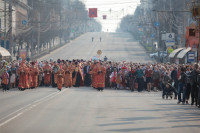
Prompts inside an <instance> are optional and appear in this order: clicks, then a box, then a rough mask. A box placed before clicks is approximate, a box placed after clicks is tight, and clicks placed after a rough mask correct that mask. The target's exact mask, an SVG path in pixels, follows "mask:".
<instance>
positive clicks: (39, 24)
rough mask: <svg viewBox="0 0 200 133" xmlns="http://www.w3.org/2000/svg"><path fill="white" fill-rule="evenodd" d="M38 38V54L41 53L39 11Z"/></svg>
mask: <svg viewBox="0 0 200 133" xmlns="http://www.w3.org/2000/svg"><path fill="white" fill-rule="evenodd" d="M37 38H38V40H37V54H39V46H40V12H38V37H37Z"/></svg>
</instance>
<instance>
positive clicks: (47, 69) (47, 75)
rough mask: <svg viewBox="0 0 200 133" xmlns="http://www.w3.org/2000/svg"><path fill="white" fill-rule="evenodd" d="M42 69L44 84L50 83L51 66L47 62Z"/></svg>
mask: <svg viewBox="0 0 200 133" xmlns="http://www.w3.org/2000/svg"><path fill="white" fill-rule="evenodd" d="M43 71H44V85H50V83H51V73H52V69H51V67H50V66H49V65H48V64H47V65H45V66H44V67H43Z"/></svg>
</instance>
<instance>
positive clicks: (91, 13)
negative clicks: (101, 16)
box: [89, 8, 97, 18]
mask: <svg viewBox="0 0 200 133" xmlns="http://www.w3.org/2000/svg"><path fill="white" fill-rule="evenodd" d="M89 17H90V18H96V17H97V8H89Z"/></svg>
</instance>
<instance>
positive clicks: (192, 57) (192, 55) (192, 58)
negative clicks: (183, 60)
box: [188, 51, 195, 62]
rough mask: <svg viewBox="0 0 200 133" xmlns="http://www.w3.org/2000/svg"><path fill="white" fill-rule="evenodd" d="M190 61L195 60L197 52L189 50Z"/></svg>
mask: <svg viewBox="0 0 200 133" xmlns="http://www.w3.org/2000/svg"><path fill="white" fill-rule="evenodd" d="M188 62H195V52H194V51H191V52H188Z"/></svg>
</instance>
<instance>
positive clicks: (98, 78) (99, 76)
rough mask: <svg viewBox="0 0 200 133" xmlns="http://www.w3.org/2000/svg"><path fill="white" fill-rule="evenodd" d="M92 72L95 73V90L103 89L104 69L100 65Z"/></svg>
mask: <svg viewBox="0 0 200 133" xmlns="http://www.w3.org/2000/svg"><path fill="white" fill-rule="evenodd" d="M94 71H95V88H104V87H105V75H106V69H105V68H104V67H102V66H100V65H97V67H95V69H94Z"/></svg>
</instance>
